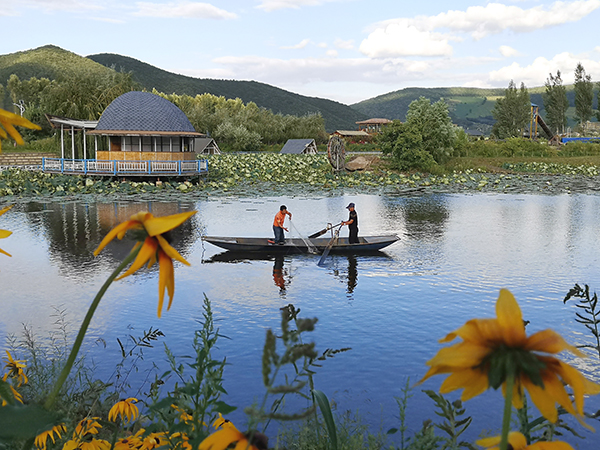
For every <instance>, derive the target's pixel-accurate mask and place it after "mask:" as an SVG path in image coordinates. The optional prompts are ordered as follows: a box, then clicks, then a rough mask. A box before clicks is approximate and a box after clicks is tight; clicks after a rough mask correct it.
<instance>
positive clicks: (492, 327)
mask: <svg viewBox="0 0 600 450" xmlns="http://www.w3.org/2000/svg"><path fill="white" fill-rule="evenodd" d="M496 316H497V317H496V318H495V319H473V320H469V321H468V322H467V323H466V324H464V325H463V326H462V327H460V328H459V329H458V330H456V331H453V332H452V333H450V334H448V335H447V336H446V337H445V338H444V339H442V340H441V341H440V342H450V341H452V340H454V339H455V338H457V337H460V338H462V342H459V343H457V344H454V345H452V346H450V347H446V348H443V349H441V350H440V351H438V353H437V354H436V355H435V356H434V357H433V358H432V359H431V360H430V361H428V362H427V365H428V366H430V369H429V370H428V372H427V373H426V374H425V376H424V377H423V379H422V380H421V381H424V380H426V379H427V378H429V377H431V376H433V375H437V374H442V373H449V374H450V375H449V376H448V377H447V378H446V379H445V380H444V382H443V383H442V386H441V387H440V392H441V393H448V392H451V391H454V390H456V389H464V390H463V393H462V396H461V399H462V400H463V401H465V400H468V399H470V398H472V397H475V396H477V395H479V394H481V393H482V392H484V391H485V390H486V389H487V388H488V387H492V388H494V389H497V388H499V387H500V386H502V387H503V389H505V388H506V385H507V381H508V379H509V378H511V379H512V381H513V382H514V389H512V396H511V400H512V404H513V406H514V407H515V408H517V409H520V408H522V407H523V394H524V389H527V391H528V392H529V394H530V396H531V399H532V401H533V403H534V404H535V405H536V407H537V408H538V409H539V411H540V412H541V413H542V415H543V416H544V417H545V418H546V419H548V420H549V421H551V422H556V420H557V418H558V413H557V409H556V403H558V404H559V405H561V406H562V407H563V408H564V409H565V410H566V411H567V412H569V413H570V414H573V415H574V416H575V417H577V418H578V419H579V420H580V421H581V419H582V417H583V397H584V395H585V394H597V393H598V392H600V386H599V385H597V384H596V383H593V382H591V381H589V380H587V379H585V378H584V376H583V375H582V374H581V373H580V372H579V371H578V370H577V369H575V368H574V367H572V366H570V365H568V364H565V363H563V362H561V361H559V360H558V359H556V358H555V357H554V356H551V355H554V354H557V353H560V352H562V351H564V350H567V351H570V352H572V353H573V354H575V355H577V356H581V357H583V356H585V355H583V354H582V353H581V352H580V351H579V350H578V349H577V348H575V347H573V346H571V345H569V344H567V343H566V342H565V341H564V339H563V338H562V337H561V336H560V335H558V334H557V333H555V332H554V331H552V330H543V331H539V332H537V333H535V334H533V335H531V336H529V337H527V335H526V333H525V325H524V323H523V318H522V315H521V309H520V308H519V305H518V304H517V301H516V300H515V298H514V296H513V295H512V294H511V293H510V292H509V291H508V290H506V289H502V290H501V291H500V295H499V297H498V301H497V302H496ZM565 384H567V385H569V386H571V388H572V390H573V396H574V399H575V404H573V403H572V402H571V399H570V398H569V395H568V394H567V392H566V390H565Z"/></svg>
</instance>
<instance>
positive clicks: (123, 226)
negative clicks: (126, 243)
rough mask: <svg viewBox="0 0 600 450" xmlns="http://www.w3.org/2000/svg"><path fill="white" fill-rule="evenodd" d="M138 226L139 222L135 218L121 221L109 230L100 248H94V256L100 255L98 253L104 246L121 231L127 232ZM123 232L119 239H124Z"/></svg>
mask: <svg viewBox="0 0 600 450" xmlns="http://www.w3.org/2000/svg"><path fill="white" fill-rule="evenodd" d="M137 227H139V223H138V222H135V221H133V220H127V221H125V222H122V223H120V224H119V225H117V226H116V227H114V228H113V229H112V230H110V231H109V232H108V234H107V235H106V236H104V239H102V242H100V245H98V248H96V250H94V256H98V253H100V252H101V251H102V249H103V248H104V247H106V245H107V244H108V243H109V242H110V241H112V240H113V239H114V238H115V237H117V235H119V234H120V233H123V234H125V232H126V231H127V230H131V229H132V228H137ZM123 234H121V237H119V239H122V237H123Z"/></svg>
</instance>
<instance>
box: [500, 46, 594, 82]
mask: <svg viewBox="0 0 600 450" xmlns="http://www.w3.org/2000/svg"><path fill="white" fill-rule="evenodd" d="M579 62H580V63H581V64H582V65H583V67H584V68H585V71H586V73H588V74H593V73H600V61H594V60H592V59H586V58H581V57H579V56H577V55H573V54H572V53H568V52H563V53H559V54H558V55H555V56H554V57H553V58H552V59H550V60H548V59H546V58H543V57H539V58H536V59H535V60H534V61H533V62H532V63H531V64H530V65H528V66H521V65H520V64H517V63H516V62H515V63H512V64H511V65H509V66H505V67H502V68H501V69H498V70H494V71H492V72H490V74H489V80H490V82H492V83H493V84H494V85H496V86H498V85H501V84H506V85H508V82H509V81H510V80H514V81H515V83H517V84H520V83H521V82H523V83H525V85H526V86H543V85H544V82H545V81H546V79H547V78H548V75H549V74H550V73H552V74H553V75H554V74H556V71H557V70H560V73H561V78H562V80H563V84H572V83H573V82H574V71H575V67H577V63H579Z"/></svg>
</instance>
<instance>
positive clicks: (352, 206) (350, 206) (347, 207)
mask: <svg viewBox="0 0 600 450" xmlns="http://www.w3.org/2000/svg"><path fill="white" fill-rule="evenodd" d="M350 208H354V203H350V204H349V205H348V206H346V209H350Z"/></svg>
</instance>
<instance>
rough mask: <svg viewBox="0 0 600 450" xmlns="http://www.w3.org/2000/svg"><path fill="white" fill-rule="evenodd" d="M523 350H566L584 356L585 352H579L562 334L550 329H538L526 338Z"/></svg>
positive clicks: (547, 351)
mask: <svg viewBox="0 0 600 450" xmlns="http://www.w3.org/2000/svg"><path fill="white" fill-rule="evenodd" d="M524 349H525V350H529V351H534V352H545V353H560V352H562V351H564V350H568V351H570V352H571V353H573V354H575V355H577V356H579V357H580V358H585V357H586V355H585V353H583V352H581V351H580V350H579V349H577V347H574V346H572V345H570V344H567V341H565V340H564V339H563V338H562V336H561V335H560V334H558V333H556V332H555V331H552V330H543V331H538V332H537V333H534V334H532V335H531V336H529V337H528V338H527V343H526V344H525V347H524Z"/></svg>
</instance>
